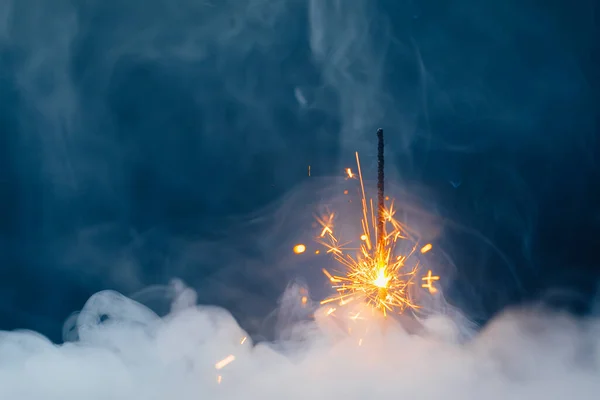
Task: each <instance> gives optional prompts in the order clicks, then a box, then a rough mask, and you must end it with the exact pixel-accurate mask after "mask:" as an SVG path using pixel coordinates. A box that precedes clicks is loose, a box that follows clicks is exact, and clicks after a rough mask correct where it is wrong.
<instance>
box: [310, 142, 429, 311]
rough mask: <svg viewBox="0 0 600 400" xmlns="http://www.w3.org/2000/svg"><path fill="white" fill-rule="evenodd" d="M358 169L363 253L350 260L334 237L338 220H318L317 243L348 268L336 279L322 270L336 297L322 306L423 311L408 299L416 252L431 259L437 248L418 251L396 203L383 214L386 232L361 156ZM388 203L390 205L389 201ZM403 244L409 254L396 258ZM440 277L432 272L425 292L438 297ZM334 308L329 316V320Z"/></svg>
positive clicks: (416, 263)
mask: <svg viewBox="0 0 600 400" xmlns="http://www.w3.org/2000/svg"><path fill="white" fill-rule="evenodd" d="M356 164H357V171H358V180H359V182H360V188H361V193H362V199H361V200H362V217H361V227H362V233H361V235H360V241H359V242H358V243H359V247H358V249H356V248H355V249H354V250H356V253H355V255H352V254H349V253H348V250H351V248H348V247H346V245H348V243H343V244H342V243H340V240H339V238H338V237H336V236H335V235H334V232H333V229H334V223H333V222H334V217H335V214H330V215H327V216H325V217H322V218H317V221H318V222H319V224H320V225H321V228H322V229H321V232H320V234H319V236H318V238H317V241H318V242H319V243H321V244H322V245H324V246H325V247H326V249H327V253H329V254H332V255H333V257H334V259H335V260H337V261H338V262H339V263H340V264H341V265H342V266H343V267H345V270H346V271H345V273H340V274H339V275H333V274H331V273H329V272H328V271H327V270H325V269H323V273H324V274H325V275H326V276H327V278H328V279H329V281H330V282H331V284H332V288H333V289H335V290H336V292H337V294H336V295H334V296H332V297H330V298H328V299H326V300H323V301H322V302H321V304H327V303H331V302H339V303H340V305H343V304H347V303H349V302H350V301H353V300H354V299H356V298H364V299H365V300H366V302H367V303H368V304H370V305H371V306H374V307H375V308H377V309H380V310H381V311H382V312H383V314H384V315H386V314H387V312H398V313H402V312H404V311H405V310H406V309H416V308H419V307H418V305H416V304H414V303H413V301H412V299H411V298H410V295H409V291H408V289H409V287H410V286H412V285H414V280H415V276H416V274H417V272H418V270H419V269H420V263H419V261H418V260H413V258H412V256H413V255H414V253H416V252H417V251H419V250H420V251H421V253H426V252H428V251H429V250H431V248H432V245H431V244H426V245H425V246H423V247H421V248H419V243H418V240H417V239H416V238H414V237H413V235H411V233H410V232H409V230H408V229H407V228H406V227H404V226H403V225H402V224H401V223H400V222H398V221H397V220H396V219H395V218H394V214H395V210H394V202H393V200H392V202H391V204H390V205H389V207H386V208H385V209H384V210H382V212H383V214H382V217H383V220H384V223H383V232H380V231H379V230H380V227H378V224H377V218H376V214H377V212H376V211H377V210H376V208H375V207H374V206H373V200H372V199H369V201H367V197H366V195H365V187H364V183H363V178H362V172H361V168H360V160H359V157H358V153H356ZM346 174H347V175H348V177H349V178H354V177H355V175H354V174H353V173H352V170H351V169H350V168H347V169H346ZM385 200H389V198H388V197H386V198H385ZM400 241H405V242H406V241H408V242H407V243H410V246H409V250H408V251H407V252H405V253H404V254H399V255H396V254H395V251H396V244H397V243H399V242H400ZM438 279H439V277H437V276H432V275H431V271H429V275H428V277H426V278H423V280H424V281H426V283H425V284H423V285H422V287H423V288H426V289H428V290H429V292H430V293H435V292H436V291H437V289H436V288H435V287H434V286H433V281H436V280H438ZM333 311H335V308H330V309H329V310H327V311H326V314H327V315H330V314H331V313H333Z"/></svg>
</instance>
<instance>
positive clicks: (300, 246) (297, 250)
mask: <svg viewBox="0 0 600 400" xmlns="http://www.w3.org/2000/svg"><path fill="white" fill-rule="evenodd" d="M305 251H306V246H305V245H303V244H302V243H300V244H297V245H295V246H294V253H296V254H302V253H304V252H305Z"/></svg>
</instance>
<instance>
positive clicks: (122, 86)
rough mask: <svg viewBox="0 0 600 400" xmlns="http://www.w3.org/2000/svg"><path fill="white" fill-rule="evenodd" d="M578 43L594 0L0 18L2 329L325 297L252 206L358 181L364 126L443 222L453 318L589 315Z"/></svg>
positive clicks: (247, 318)
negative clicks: (319, 180) (542, 308)
mask: <svg viewBox="0 0 600 400" xmlns="http://www.w3.org/2000/svg"><path fill="white" fill-rule="evenodd" d="M50 3H52V4H50ZM598 37H600V32H599V29H598V11H597V6H596V5H595V3H594V2H593V1H591V0H590V1H588V0H582V1H578V2H572V1H571V2H569V1H558V0H556V1H534V0H522V1H516V0H515V1H512V0H509V1H495V2H482V1H476V0H458V1H453V2H444V1H419V0H411V1H408V0H396V1H393V0H381V1H366V0H356V1H354V0H348V1H346V2H344V1H337V2H336V1H333V0H322V1H318V0H315V1H313V2H309V1H306V0H281V1H267V0H212V1H204V2H203V1H191V0H170V1H162V0H151V1H112V0H103V1H95V0H89V1H83V0H81V1H67V0H65V1H59V2H48V1H42V0H40V1H36V0H20V1H16V0H14V1H10V0H0V329H16V328H26V329H33V330H36V331H39V332H41V333H43V334H45V335H48V336H49V337H50V338H52V339H53V340H60V339H61V327H62V324H63V322H64V320H65V318H66V317H67V316H68V315H69V314H70V313H71V312H72V311H74V310H77V309H80V308H81V307H82V305H83V303H84V302H85V300H86V299H87V298H88V297H89V296H90V295H91V294H93V293H94V292H96V291H99V290H102V289H108V288H110V289H116V290H119V291H121V292H123V293H125V294H133V293H136V292H138V291H140V290H142V289H144V288H147V287H149V286H151V285H161V284H166V283H168V282H169V281H170V279H172V278H174V277H179V278H181V279H183V280H184V281H185V282H186V283H187V284H189V285H190V286H192V287H194V288H196V289H198V291H199V301H201V302H203V303H212V304H217V305H222V306H225V307H227V308H228V309H229V310H231V311H232V312H233V313H234V315H236V317H238V318H239V319H240V321H241V322H242V324H243V325H244V326H246V327H248V328H249V329H251V330H252V329H254V330H255V331H256V333H260V332H258V331H260V323H257V322H256V321H261V320H262V319H264V318H265V316H266V315H267V314H268V313H269V312H270V311H271V310H272V309H273V308H274V307H275V306H276V301H277V298H278V296H279V295H280V294H281V292H282V291H283V289H284V288H285V286H286V285H287V283H288V282H289V281H290V280H291V279H295V278H297V277H301V278H304V279H305V280H307V283H308V284H309V286H314V287H315V288H317V289H318V290H322V286H323V282H321V281H318V280H315V279H314V278H313V277H314V276H316V275H314V274H313V275H311V274H309V273H307V272H306V271H308V269H307V267H306V266H304V267H305V268H304V269H303V268H292V267H290V268H283V267H282V266H281V265H280V264H281V263H285V262H286V260H288V259H287V258H285V257H284V255H285V254H288V252H289V246H290V244H291V242H290V241H291V240H292V237H291V236H293V235H291V236H290V237H287V236H285V235H283V236H277V235H275V236H274V235H272V234H269V232H271V233H272V232H274V231H277V229H280V228H281V227H279V228H277V227H275V226H274V224H275V223H274V222H273V219H272V218H269V217H268V216H267V217H265V215H267V214H265V213H266V212H262V213H259V210H263V209H265V207H269V205H271V206H270V207H271V208H270V209H269V210H277V209H281V207H284V206H282V204H284V203H283V200H282V198H283V197H282V196H284V195H286V194H287V193H290V191H291V190H292V189H293V188H295V187H298V185H301V184H302V183H303V182H304V183H306V180H308V179H311V178H315V177H327V176H335V175H338V174H339V173H340V172H341V169H342V167H343V166H346V165H348V163H349V162H351V161H352V157H353V154H354V151H356V150H358V151H360V152H361V153H362V154H363V157H364V160H365V165H367V166H368V165H372V163H373V162H374V159H373V149H374V146H373V147H371V143H372V142H371V139H372V136H373V135H374V132H375V129H376V128H377V127H379V126H381V127H383V128H384V129H385V131H386V138H387V147H386V151H388V160H387V162H388V166H389V168H390V170H391V171H394V172H392V173H391V175H392V176H394V177H395V179H397V180H398V182H404V183H410V184H411V185H414V186H418V187H419V188H421V189H422V190H423V193H427V195H423V196H424V197H426V199H424V200H426V201H427V204H429V205H432V206H431V208H430V210H429V211H431V212H434V211H435V213H437V214H439V215H441V216H442V217H443V218H445V219H446V221H447V222H448V225H449V226H450V225H452V226H453V227H454V228H453V229H452V234H449V232H450V231H445V232H446V233H448V234H445V235H443V236H442V237H441V238H440V239H439V245H440V246H442V247H443V248H444V249H446V250H447V252H448V255H449V256H450V257H451V259H452V260H453V262H454V264H455V265H456V274H454V275H453V281H452V282H451V283H452V284H451V285H450V286H449V287H448V288H447V289H446V293H447V295H448V297H449V300H450V301H451V302H452V303H454V304H456V305H458V306H459V307H460V308H461V309H463V310H464V311H465V312H466V313H467V315H469V316H470V317H471V318H473V319H475V320H477V321H480V322H483V321H485V320H486V319H487V318H489V317H490V316H491V315H493V314H494V313H495V312H497V311H498V310H500V309H502V308H504V307H505V306H507V305H509V304H516V303H521V302H527V301H534V300H540V299H543V300H544V301H547V302H549V303H551V304H553V305H555V306H559V307H563V306H568V307H569V308H570V309H572V310H574V311H576V312H587V311H590V305H592V304H594V298H595V292H596V283H597V278H598V269H597V266H598V261H599V257H598V255H597V254H598V251H597V249H598V244H599V243H600V242H599V240H600V239H599V238H600V207H599V202H600V193H599V189H598V188H599V182H600V173H599V169H598V162H599V161H598V160H599V158H598V157H599V150H598V148H599V147H600V146H599V144H598V121H599V120H598V115H599V114H598V82H599V79H598V72H597V71H598V39H597V38H598ZM308 165H311V171H312V175H313V176H312V177H311V178H309V177H308V176H307V166H308ZM296 198H297V197H296ZM309 198H310V196H308V195H307V199H309ZM311 201H312V200H311ZM272 212H275V211H272ZM257 213H258V214H257ZM253 218H254V219H253ZM250 220H252V221H253V223H251V224H249V223H248V221H250ZM240 225H243V226H244V228H243V229H242V228H240ZM215 226H218V228H215ZM286 229H287V228H286ZM284 231H287V230H284ZM277 232H279V231H277ZM265 237H266V238H267V239H264V238H265ZM261 238H262V239H261ZM226 240H228V241H229V244H228V245H224V242H225V241H226ZM265 240H268V241H269V242H268V243H267V244H265V242H264V241H265ZM266 249H271V250H269V251H266ZM282 260H283V261H282ZM288 261H289V260H288ZM275 265H277V266H275ZM317 270H318V268H317ZM318 290H317V291H318ZM148 293H150V294H148ZM152 293H154V294H152ZM142 297H143V296H142ZM146 297H147V299H146V300H147V301H150V299H151V300H152V301H156V302H157V303H156V304H155V305H154V306H155V307H156V308H160V307H161V304H162V306H164V304H163V303H164V301H163V302H162V303H161V299H160V298H161V292H160V291H155V292H152V290H150V291H149V292H148V291H147V292H146ZM159 303H160V304H159Z"/></svg>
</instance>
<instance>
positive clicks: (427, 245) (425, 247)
mask: <svg viewBox="0 0 600 400" xmlns="http://www.w3.org/2000/svg"><path fill="white" fill-rule="evenodd" d="M432 247H433V246H432V245H431V243H427V244H426V245H425V246H423V247H421V253H422V254H425V253H427V252H428V251H429V250H431V248H432Z"/></svg>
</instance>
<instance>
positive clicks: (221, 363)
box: [215, 354, 235, 369]
mask: <svg viewBox="0 0 600 400" xmlns="http://www.w3.org/2000/svg"><path fill="white" fill-rule="evenodd" d="M233 361H235V356H234V355H233V354H230V355H228V356H227V357H225V358H224V359H222V360H221V361H219V362H218V363H216V364H215V368H216V369H223V368H225V367H226V366H227V365H229V364H230V363H231V362H233Z"/></svg>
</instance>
